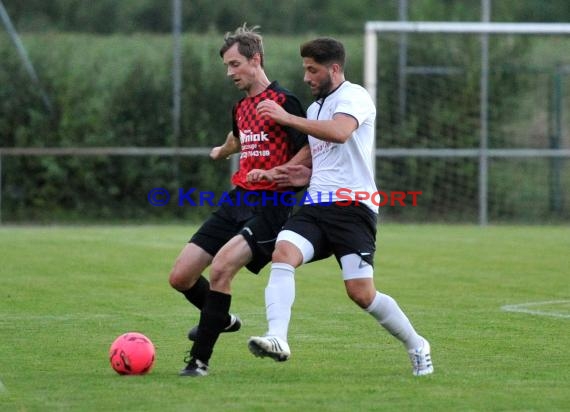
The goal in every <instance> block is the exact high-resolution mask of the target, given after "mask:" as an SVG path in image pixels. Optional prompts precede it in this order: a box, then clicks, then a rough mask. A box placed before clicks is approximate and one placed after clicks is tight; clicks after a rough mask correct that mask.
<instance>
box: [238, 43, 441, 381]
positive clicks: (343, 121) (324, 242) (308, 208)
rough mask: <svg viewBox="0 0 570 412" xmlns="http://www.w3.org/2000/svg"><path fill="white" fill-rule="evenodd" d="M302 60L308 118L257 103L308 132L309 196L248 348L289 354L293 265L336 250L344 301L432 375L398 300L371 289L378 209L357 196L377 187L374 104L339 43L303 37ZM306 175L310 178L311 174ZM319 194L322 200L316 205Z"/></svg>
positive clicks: (256, 174) (293, 223)
mask: <svg viewBox="0 0 570 412" xmlns="http://www.w3.org/2000/svg"><path fill="white" fill-rule="evenodd" d="M301 57H302V58H303V67H304V72H305V75H304V81H305V82H306V83H307V84H308V85H309V86H310V88H311V93H312V94H313V96H314V97H315V98H316V101H315V102H314V103H313V104H312V105H311V106H310V107H309V109H308V111H307V118H302V117H299V116H295V115H293V114H291V113H287V112H286V111H285V110H283V108H282V107H280V106H279V105H277V104H276V103H275V102H273V101H271V100H265V101H262V102H261V103H260V104H259V105H258V106H257V110H258V114H259V115H266V116H269V117H270V118H272V119H273V120H275V121H276V122H277V123H280V124H282V125H284V126H287V127H292V128H295V129H297V130H299V131H301V132H303V133H306V134H307V135H309V144H310V147H311V156H312V173H310V182H309V188H308V191H307V192H308V196H305V198H306V199H307V200H308V201H307V202H306V203H305V204H304V205H303V206H302V207H301V208H300V209H299V211H298V212H297V213H296V214H295V215H294V216H293V217H291V218H290V219H289V220H288V221H287V223H286V224H285V226H284V227H283V229H282V230H281V232H280V233H279V235H278V237H277V244H276V248H275V250H274V252H273V256H272V265H271V273H270V277H269V281H268V284H267V288H266V289H265V304H266V311H267V320H268V330H267V333H266V334H265V335H264V336H253V337H251V338H250V339H249V341H248V347H249V350H250V351H251V352H252V353H253V354H254V355H256V356H259V357H270V358H272V359H274V360H276V361H286V360H287V359H289V357H290V356H291V350H290V348H289V344H288V342H287V334H288V328H289V322H290V319H291V308H292V305H293V301H294V299H295V280H294V275H295V269H296V268H297V267H299V266H300V265H302V264H304V263H307V262H314V261H317V260H321V259H325V258H327V257H329V256H331V255H333V254H334V256H335V258H336V260H337V262H338V263H339V265H340V268H341V270H342V277H343V280H344V285H345V288H346V292H347V294H348V296H349V297H350V299H352V300H353V301H354V302H355V303H356V304H357V305H358V306H359V307H361V308H362V309H364V310H365V311H366V312H367V313H369V314H370V315H371V316H372V317H373V318H374V319H376V321H377V322H378V323H379V324H380V325H381V326H383V327H384V328H385V329H386V330H387V331H388V332H389V333H391V334H392V335H393V336H395V337H396V338H397V339H398V340H400V341H401V342H402V343H403V344H404V346H405V348H406V350H407V352H408V355H409V357H410V360H411V362H412V372H413V374H414V375H415V376H422V375H428V374H431V373H432V372H433V364H432V361H431V354H430V344H429V342H428V341H427V340H426V339H425V338H423V337H422V336H420V335H419V334H418V333H417V332H416V330H415V329H414V327H413V326H412V324H411V322H410V321H409V319H408V318H407V316H406V315H405V314H404V312H402V310H401V309H400V307H399V306H398V304H397V303H396V301H395V300H394V299H393V298H392V297H390V296H388V295H386V294H383V293H381V292H379V291H377V290H376V286H375V284H374V279H373V272H374V270H373V258H374V252H375V238H376V221H377V213H378V207H377V206H376V205H375V204H374V203H373V202H371V201H370V199H364V198H365V197H366V196H365V195H362V193H368V194H369V195H370V197H372V194H373V193H375V192H377V188H376V185H375V182H374V175H373V171H372V149H373V139H374V127H375V119H376V108H375V106H374V103H373V101H372V99H371V98H370V95H369V94H368V93H367V91H366V90H365V89H364V88H363V87H361V86H359V85H356V84H353V83H350V82H349V81H347V80H346V79H345V76H344V64H345V50H344V46H343V45H342V43H340V42H339V41H337V40H335V39H332V38H317V39H315V40H312V41H309V42H307V43H305V44H303V45H302V46H301ZM287 170H290V171H293V172H294V174H292V175H290V177H291V178H296V177H298V176H299V174H300V173H301V175H302V170H299V167H297V168H292V169H291V168H289V169H287V168H285V169H283V171H284V172H285V175H286V174H287ZM306 170H307V171H308V169H306ZM250 173H251V174H250V178H252V179H261V178H270V176H266V175H265V174H264V173H263V172H261V171H259V170H257V171H252V172H250ZM306 175H307V180H308V176H309V172H307V173H306ZM339 189H342V190H340V191H339ZM357 192H359V193H360V195H358V194H357ZM337 194H342V196H337ZM348 195H350V196H351V199H350V200H347V196H348ZM318 199H322V200H323V201H325V202H327V203H326V204H325V203H322V204H318V203H317V200H318ZM331 199H332V201H333V202H330V200H331Z"/></svg>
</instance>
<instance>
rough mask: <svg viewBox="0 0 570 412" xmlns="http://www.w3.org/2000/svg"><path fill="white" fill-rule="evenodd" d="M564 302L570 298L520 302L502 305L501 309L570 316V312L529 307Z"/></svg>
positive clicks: (568, 301)
mask: <svg viewBox="0 0 570 412" xmlns="http://www.w3.org/2000/svg"><path fill="white" fill-rule="evenodd" d="M564 303H570V300H550V301H543V302H527V303H519V304H517V305H504V306H501V310H504V311H505V312H518V313H528V314H530V315H539V316H551V317H555V318H570V314H569V313H561V312H552V311H544V310H536V309H529V308H531V307H537V306H545V305H559V304H564Z"/></svg>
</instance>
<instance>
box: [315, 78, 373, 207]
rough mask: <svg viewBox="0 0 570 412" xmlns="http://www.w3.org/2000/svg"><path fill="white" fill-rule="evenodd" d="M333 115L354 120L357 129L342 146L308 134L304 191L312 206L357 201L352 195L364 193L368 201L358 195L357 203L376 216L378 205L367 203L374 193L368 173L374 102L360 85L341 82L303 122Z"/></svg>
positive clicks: (319, 101)
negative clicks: (307, 181)
mask: <svg viewBox="0 0 570 412" xmlns="http://www.w3.org/2000/svg"><path fill="white" fill-rule="evenodd" d="M336 113H343V114H347V115H349V116H352V117H354V118H355V119H356V121H357V122H358V128H357V129H356V130H355V131H354V132H352V135H351V136H350V138H349V139H348V140H347V141H346V142H345V143H331V142H325V141H322V140H319V139H317V138H315V137H313V136H310V135H309V145H310V147H311V156H312V159H313V172H312V175H311V181H310V184H309V188H308V190H307V192H308V194H309V195H310V196H311V201H312V202H313V203H317V199H322V202H323V203H326V202H328V201H331V200H332V201H341V202H346V201H347V199H348V197H350V198H351V199H352V200H357V199H356V198H355V197H356V195H355V193H356V192H364V193H367V194H368V199H367V200H363V197H365V195H364V194H361V195H359V198H360V199H359V202H360V203H363V204H365V205H366V206H368V207H369V208H370V210H372V211H374V212H375V213H378V205H375V204H374V203H373V202H372V201H371V199H372V197H373V195H374V193H375V192H377V189H376V183H375V182H374V172H373V170H372V150H373V147H374V127H375V121H376V107H375V106H374V102H373V101H372V98H371V97H370V95H369V94H368V92H367V91H366V89H364V88H363V87H362V86H359V85H357V84H353V83H350V82H348V81H345V82H344V83H342V84H341V85H340V86H339V87H338V88H337V89H336V90H335V91H334V92H332V93H331V94H330V95H328V96H326V97H325V98H324V99H319V100H317V101H316V102H314V103H313V104H311V106H309V109H308V110H307V119H310V120H330V119H332V118H333V116H334V115H335V114H336ZM339 194H340V197H339ZM377 200H378V199H376V203H378V202H377Z"/></svg>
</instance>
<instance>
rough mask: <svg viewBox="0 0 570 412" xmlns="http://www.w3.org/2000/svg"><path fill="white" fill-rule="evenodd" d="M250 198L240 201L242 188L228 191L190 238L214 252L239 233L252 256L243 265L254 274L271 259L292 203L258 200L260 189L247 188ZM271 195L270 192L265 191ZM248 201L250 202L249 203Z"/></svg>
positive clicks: (209, 251) (213, 254)
mask: <svg viewBox="0 0 570 412" xmlns="http://www.w3.org/2000/svg"><path fill="white" fill-rule="evenodd" d="M247 192H248V193H249V194H250V195H251V196H249V197H248V199H250V200H251V201H250V202H241V201H240V200H239V199H243V198H244V197H243V195H244V194H245V193H246V191H245V190H243V189H240V188H237V189H234V190H232V191H230V193H229V194H228V195H229V200H231V203H230V201H228V202H224V203H223V204H222V205H221V206H220V208H219V209H218V210H216V211H215V212H214V213H212V215H211V216H210V217H209V218H208V220H206V221H205V222H204V223H203V224H202V226H201V227H200V228H199V229H198V231H197V232H196V233H195V234H194V236H192V238H191V239H190V241H189V242H191V243H195V244H196V245H198V246H200V247H201V248H202V249H204V250H205V251H206V252H208V253H209V254H210V255H212V256H215V255H216V253H218V251H219V250H220V249H221V248H222V247H223V246H224V245H225V244H226V243H227V242H228V241H229V240H230V239H231V238H233V237H234V236H236V235H238V234H241V235H243V237H244V238H245V240H246V241H247V243H248V245H249V247H250V248H251V252H252V254H253V257H252V259H251V261H250V262H249V263H248V264H247V265H246V268H247V269H249V270H250V271H251V272H253V273H255V274H257V273H259V272H260V271H261V269H263V267H264V266H265V265H266V264H267V263H269V262H270V261H271V254H272V253H273V249H275V240H276V238H277V234H278V233H279V231H280V230H281V228H282V227H283V224H284V223H285V221H286V220H287V219H288V218H289V217H290V216H291V212H292V209H293V208H292V207H291V206H284V205H282V204H279V202H257V201H255V200H257V199H261V194H262V193H264V192H263V191H257V192H255V193H254V192H253V191H247ZM265 193H267V194H268V195H271V194H272V193H273V192H267V191H265ZM247 203H250V204H249V205H248V204H247ZM253 203H256V204H255V205H251V204H253Z"/></svg>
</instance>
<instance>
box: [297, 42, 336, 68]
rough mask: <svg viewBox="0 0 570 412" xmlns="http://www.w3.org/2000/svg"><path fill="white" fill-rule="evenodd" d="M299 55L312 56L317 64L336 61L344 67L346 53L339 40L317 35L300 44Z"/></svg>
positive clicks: (327, 63)
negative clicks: (317, 36) (315, 37)
mask: <svg viewBox="0 0 570 412" xmlns="http://www.w3.org/2000/svg"><path fill="white" fill-rule="evenodd" d="M301 57H308V58H312V59H313V60H314V61H315V62H317V63H318V64H324V65H329V64H332V63H337V64H338V65H339V66H340V67H341V68H344V64H345V60H346V53H345V51H344V46H343V44H342V43H341V42H339V41H338V40H336V39H333V38H332V37H319V38H317V39H314V40H311V41H308V42H306V43H304V44H302V45H301Z"/></svg>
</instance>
